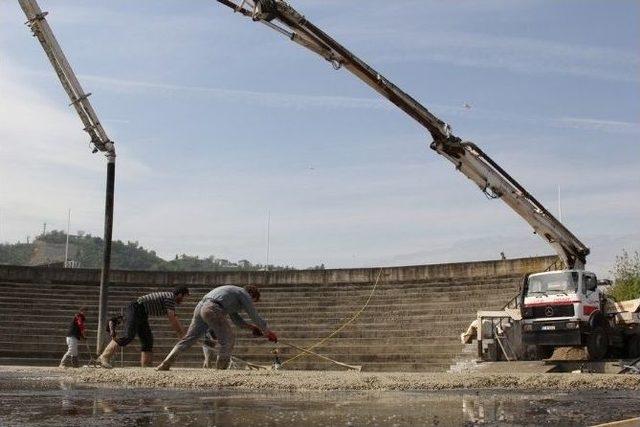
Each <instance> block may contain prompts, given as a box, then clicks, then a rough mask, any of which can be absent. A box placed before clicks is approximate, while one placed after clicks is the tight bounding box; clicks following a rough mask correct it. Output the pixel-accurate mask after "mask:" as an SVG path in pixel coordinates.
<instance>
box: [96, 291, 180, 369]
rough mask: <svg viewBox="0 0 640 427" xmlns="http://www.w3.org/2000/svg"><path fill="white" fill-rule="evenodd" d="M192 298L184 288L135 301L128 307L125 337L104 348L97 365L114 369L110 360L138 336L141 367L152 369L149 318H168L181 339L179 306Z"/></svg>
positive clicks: (151, 337) (113, 340) (151, 338)
mask: <svg viewBox="0 0 640 427" xmlns="http://www.w3.org/2000/svg"><path fill="white" fill-rule="evenodd" d="M188 295H189V289H188V288H187V287H185V286H181V287H178V288H176V289H174V291H173V292H152V293H150V294H147V295H144V296H142V297H140V298H138V299H137V300H135V301H132V302H130V303H129V304H128V305H127V307H126V308H125V318H126V322H125V325H124V329H123V331H122V332H123V336H121V337H118V338H113V339H112V340H111V342H110V343H109V345H107V348H105V349H104V351H103V352H102V354H101V355H100V357H98V363H100V365H102V366H103V367H105V368H111V357H112V356H113V354H114V353H115V352H117V351H118V350H119V349H120V347H125V346H126V345H127V344H129V343H130V342H131V341H133V339H134V338H135V337H136V335H138V337H139V338H140V350H141V353H140V365H141V366H142V367H143V368H144V367H147V366H151V364H152V361H153V333H152V332H151V326H149V317H164V316H166V317H167V319H168V320H169V323H170V324H171V327H172V328H173V330H174V331H175V332H176V334H177V335H178V337H182V336H183V335H184V330H183V328H182V325H181V324H180V321H179V320H178V317H177V316H176V306H178V305H180V304H181V303H182V301H183V300H184V298H185V297H186V296H188Z"/></svg>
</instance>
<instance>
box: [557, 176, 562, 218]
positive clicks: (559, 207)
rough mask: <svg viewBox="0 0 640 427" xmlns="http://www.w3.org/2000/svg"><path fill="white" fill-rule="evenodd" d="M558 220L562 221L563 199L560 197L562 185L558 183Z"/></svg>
mask: <svg viewBox="0 0 640 427" xmlns="http://www.w3.org/2000/svg"><path fill="white" fill-rule="evenodd" d="M558 221H560V222H562V201H561V199H560V185H558Z"/></svg>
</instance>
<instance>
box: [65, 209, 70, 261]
mask: <svg viewBox="0 0 640 427" xmlns="http://www.w3.org/2000/svg"><path fill="white" fill-rule="evenodd" d="M70 226H71V209H69V212H68V215H67V243H66V244H65V245H64V267H65V268H67V267H68V266H69V228H70Z"/></svg>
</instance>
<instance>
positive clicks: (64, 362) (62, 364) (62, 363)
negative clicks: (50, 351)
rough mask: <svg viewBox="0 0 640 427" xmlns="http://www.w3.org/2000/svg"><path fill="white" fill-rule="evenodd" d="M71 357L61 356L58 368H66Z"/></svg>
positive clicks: (67, 355) (68, 355)
mask: <svg viewBox="0 0 640 427" xmlns="http://www.w3.org/2000/svg"><path fill="white" fill-rule="evenodd" d="M71 357H72V356H71V355H70V354H69V353H65V354H64V356H62V360H60V365H58V367H60V368H68V367H69V363H71Z"/></svg>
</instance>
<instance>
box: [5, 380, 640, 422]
mask: <svg viewBox="0 0 640 427" xmlns="http://www.w3.org/2000/svg"><path fill="white" fill-rule="evenodd" d="M595 402H597V405H596V404H595ZM603 408H606V412H604V411H603ZM638 415H640V394H639V393H637V392H604V391H599V392H579V393H573V394H571V393H549V392H536V393H523V392H514V391H508V392H507V391H493V390H483V391H458V392H456V391H446V392H291V393H282V392H271V393H265V392H259V393H250V392H241V391H237V390H219V389H212V390H167V389H159V390H156V389H132V388H93V387H87V386H76V385H70V384H67V383H64V382H60V381H57V380H56V381H54V380H48V381H42V380H35V379H33V378H17V377H14V378H0V425H17V424H19V425H33V426H38V425H42V426H45V425H46V426H47V427H51V426H57V425H65V426H81V425H82V426H86V425H117V426H121V425H135V426H150V425H154V426H182V425H204V426H228V425H230V426H233V425H252V426H283V425H304V426H325V425H337V426H356V425H358V426H359V425H367V426H375V425H397V426H400V425H439V426H449V425H469V426H471V425H501V426H511V425H541V424H550V425H585V424H595V423H598V422H606V421H611V420H616V419H621V418H629V417H633V416H638Z"/></svg>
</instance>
